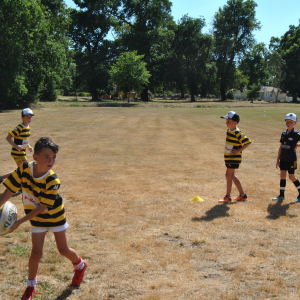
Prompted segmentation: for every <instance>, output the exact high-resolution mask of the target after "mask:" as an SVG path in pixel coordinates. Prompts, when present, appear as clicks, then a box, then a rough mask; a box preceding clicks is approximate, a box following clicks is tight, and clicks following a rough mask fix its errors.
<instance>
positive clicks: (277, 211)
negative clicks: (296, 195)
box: [266, 200, 297, 220]
mask: <svg viewBox="0 0 300 300" xmlns="http://www.w3.org/2000/svg"><path fill="white" fill-rule="evenodd" d="M282 202H283V200H278V201H277V202H276V203H275V204H269V205H268V208H267V212H268V214H269V215H268V216H267V217H266V218H267V219H271V220H276V219H278V218H280V217H289V218H294V217H297V215H290V214H287V210H288V209H289V207H290V205H293V204H295V203H293V202H292V203H287V204H284V205H282Z"/></svg>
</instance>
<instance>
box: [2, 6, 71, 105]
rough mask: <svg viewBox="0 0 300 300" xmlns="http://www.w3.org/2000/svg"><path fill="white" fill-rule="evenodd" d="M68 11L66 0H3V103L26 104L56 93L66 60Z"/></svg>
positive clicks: (50, 96)
mask: <svg viewBox="0 0 300 300" xmlns="http://www.w3.org/2000/svg"><path fill="white" fill-rule="evenodd" d="M67 28H68V25H67V11H66V10H65V5H64V2H63V1H62V0H61V1H59V0H56V1H42V0H39V1H33V0H3V1H1V2H0V61H1V64H0V104H1V107H2V108H7V107H18V106H25V105H26V106H27V105H28V104H29V103H31V102H33V101H36V100H37V99H38V97H39V96H41V95H42V96H44V99H45V100H46V99H49V98H50V99H53V98H55V97H56V91H55V86H56V84H57V83H58V82H59V81H60V79H61V73H63V72H64V71H63V69H64V67H65V66H66V65H67V64H66V51H68V39H67V38H66V35H65V33H66V31H65V30H66V29H67Z"/></svg>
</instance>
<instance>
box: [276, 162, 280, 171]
mask: <svg viewBox="0 0 300 300" xmlns="http://www.w3.org/2000/svg"><path fill="white" fill-rule="evenodd" d="M278 168H279V161H276V169H278Z"/></svg>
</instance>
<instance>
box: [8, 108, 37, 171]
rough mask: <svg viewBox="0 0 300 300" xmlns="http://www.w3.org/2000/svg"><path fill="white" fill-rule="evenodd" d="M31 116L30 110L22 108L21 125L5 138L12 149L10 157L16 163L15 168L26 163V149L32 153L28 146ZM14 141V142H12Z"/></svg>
mask: <svg viewBox="0 0 300 300" xmlns="http://www.w3.org/2000/svg"><path fill="white" fill-rule="evenodd" d="M32 116H34V114H33V112H32V110H31V109H30V108H24V109H23V110H22V115H21V117H22V123H21V124H19V125H18V126H17V127H15V129H14V130H12V131H10V132H9V133H8V135H7V137H6V140H7V141H8V143H9V144H10V145H11V146H12V147H13V148H12V150H11V156H12V158H13V159H14V161H15V162H16V164H17V166H20V165H21V164H22V163H23V162H25V161H27V157H26V148H28V149H29V151H30V152H32V151H33V149H32V147H31V146H30V145H29V137H30V127H29V124H30V123H31V119H32ZM13 139H14V140H13Z"/></svg>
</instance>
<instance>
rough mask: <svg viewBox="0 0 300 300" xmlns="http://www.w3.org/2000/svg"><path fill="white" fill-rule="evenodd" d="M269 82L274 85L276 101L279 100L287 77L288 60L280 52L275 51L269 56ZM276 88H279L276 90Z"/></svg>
mask: <svg viewBox="0 0 300 300" xmlns="http://www.w3.org/2000/svg"><path fill="white" fill-rule="evenodd" d="M267 66H268V70H269V75H270V78H269V84H270V85H271V86H273V92H274V95H275V101H276V102H277V99H278V95H279V93H280V92H281V87H282V83H283V81H284V79H285V77H286V62H285V60H284V59H282V56H281V55H280V53H279V52H277V51H274V52H273V53H271V54H270V55H269V56H268V64H267ZM275 89H277V90H276V91H275Z"/></svg>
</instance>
